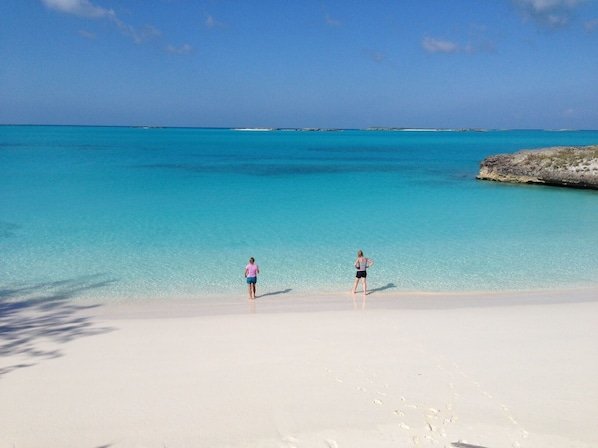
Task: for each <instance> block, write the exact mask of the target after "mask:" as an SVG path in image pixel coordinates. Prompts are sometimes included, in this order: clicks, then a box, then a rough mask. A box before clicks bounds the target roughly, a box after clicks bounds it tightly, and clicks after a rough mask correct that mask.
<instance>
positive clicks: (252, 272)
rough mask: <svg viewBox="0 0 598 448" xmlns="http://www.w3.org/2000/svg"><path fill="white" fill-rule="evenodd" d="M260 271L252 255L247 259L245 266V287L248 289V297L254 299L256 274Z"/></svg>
mask: <svg viewBox="0 0 598 448" xmlns="http://www.w3.org/2000/svg"><path fill="white" fill-rule="evenodd" d="M259 273H260V267H259V266H258V265H257V264H255V260H254V258H253V257H251V258H250V259H249V264H248V265H247V266H245V278H246V279H247V288H248V289H249V298H250V299H255V284H256V283H257V275H258V274H259Z"/></svg>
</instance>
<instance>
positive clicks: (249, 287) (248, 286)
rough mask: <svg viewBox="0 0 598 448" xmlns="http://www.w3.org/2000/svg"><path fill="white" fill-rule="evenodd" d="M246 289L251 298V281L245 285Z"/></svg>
mask: <svg viewBox="0 0 598 448" xmlns="http://www.w3.org/2000/svg"><path fill="white" fill-rule="evenodd" d="M247 289H248V290H249V298H250V299H253V297H252V295H251V283H249V284H248V285H247Z"/></svg>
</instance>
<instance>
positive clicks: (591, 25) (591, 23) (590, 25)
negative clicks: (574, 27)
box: [583, 19, 598, 33]
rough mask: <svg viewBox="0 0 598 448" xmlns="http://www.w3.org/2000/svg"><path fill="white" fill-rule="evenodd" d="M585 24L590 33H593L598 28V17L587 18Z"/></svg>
mask: <svg viewBox="0 0 598 448" xmlns="http://www.w3.org/2000/svg"><path fill="white" fill-rule="evenodd" d="M583 25H584V28H585V30H586V31H587V32H588V33H593V32H594V31H596V29H598V19H594V20H586V21H585V22H584V24H583Z"/></svg>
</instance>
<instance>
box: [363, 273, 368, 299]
mask: <svg viewBox="0 0 598 448" xmlns="http://www.w3.org/2000/svg"><path fill="white" fill-rule="evenodd" d="M362 280H363V295H364V296H365V295H366V294H367V290H368V283H367V281H366V279H365V277H363V279H362Z"/></svg>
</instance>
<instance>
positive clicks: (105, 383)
mask: <svg viewBox="0 0 598 448" xmlns="http://www.w3.org/2000/svg"><path fill="white" fill-rule="evenodd" d="M0 328H1V333H0V344H1V346H0V354H1V355H2V358H1V361H0V447H2V448H4V447H6V448H22V447H23V448H37V447H40V448H42V447H43V448H51V447H60V448H66V447H77V448H81V447H90V448H100V447H102V448H108V447H111V448H112V447H114V448H117V447H119V448H120V447H156V448H164V447H168V448H174V447H255V448H265V447H268V448H269V447H277V448H278V447H281V448H293V447H324V448H337V447H338V448H345V447H347V448H348V447H354V448H357V447H359V448H363V447H374V448H375V447H420V446H421V447H462V448H480V447H483V448H506V447H538V448H550V447H555V448H556V447H558V448H562V447H579V448H586V447H587V448H589V447H596V446H598V430H597V427H598V426H597V423H598V420H597V417H596V411H595V407H596V403H598V293H597V291H589V290H583V291H537V292H513V293H492V294H489V293H479V294H474V293H468V294H441V293H439V294H385V293H383V292H374V293H372V294H370V295H368V296H366V297H365V298H364V297H363V296H362V295H361V294H359V293H358V294H355V295H351V294H348V293H347V294H338V295H321V296H309V297H308V296H299V295H291V294H284V293H282V294H271V295H266V296H262V297H259V291H258V298H257V300H255V301H251V302H250V301H249V300H247V299H245V298H244V297H243V296H241V295H239V296H238V297H231V298H230V300H220V299H219V300H204V299H202V300H201V301H200V300H197V301H185V302H181V303H176V304H175V303H164V302H161V303H151V304H122V305H111V306H93V305H89V304H81V303H77V302H69V301H68V300H60V301H49V302H48V301H42V302H35V301H31V302H26V303H6V302H5V303H0Z"/></svg>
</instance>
